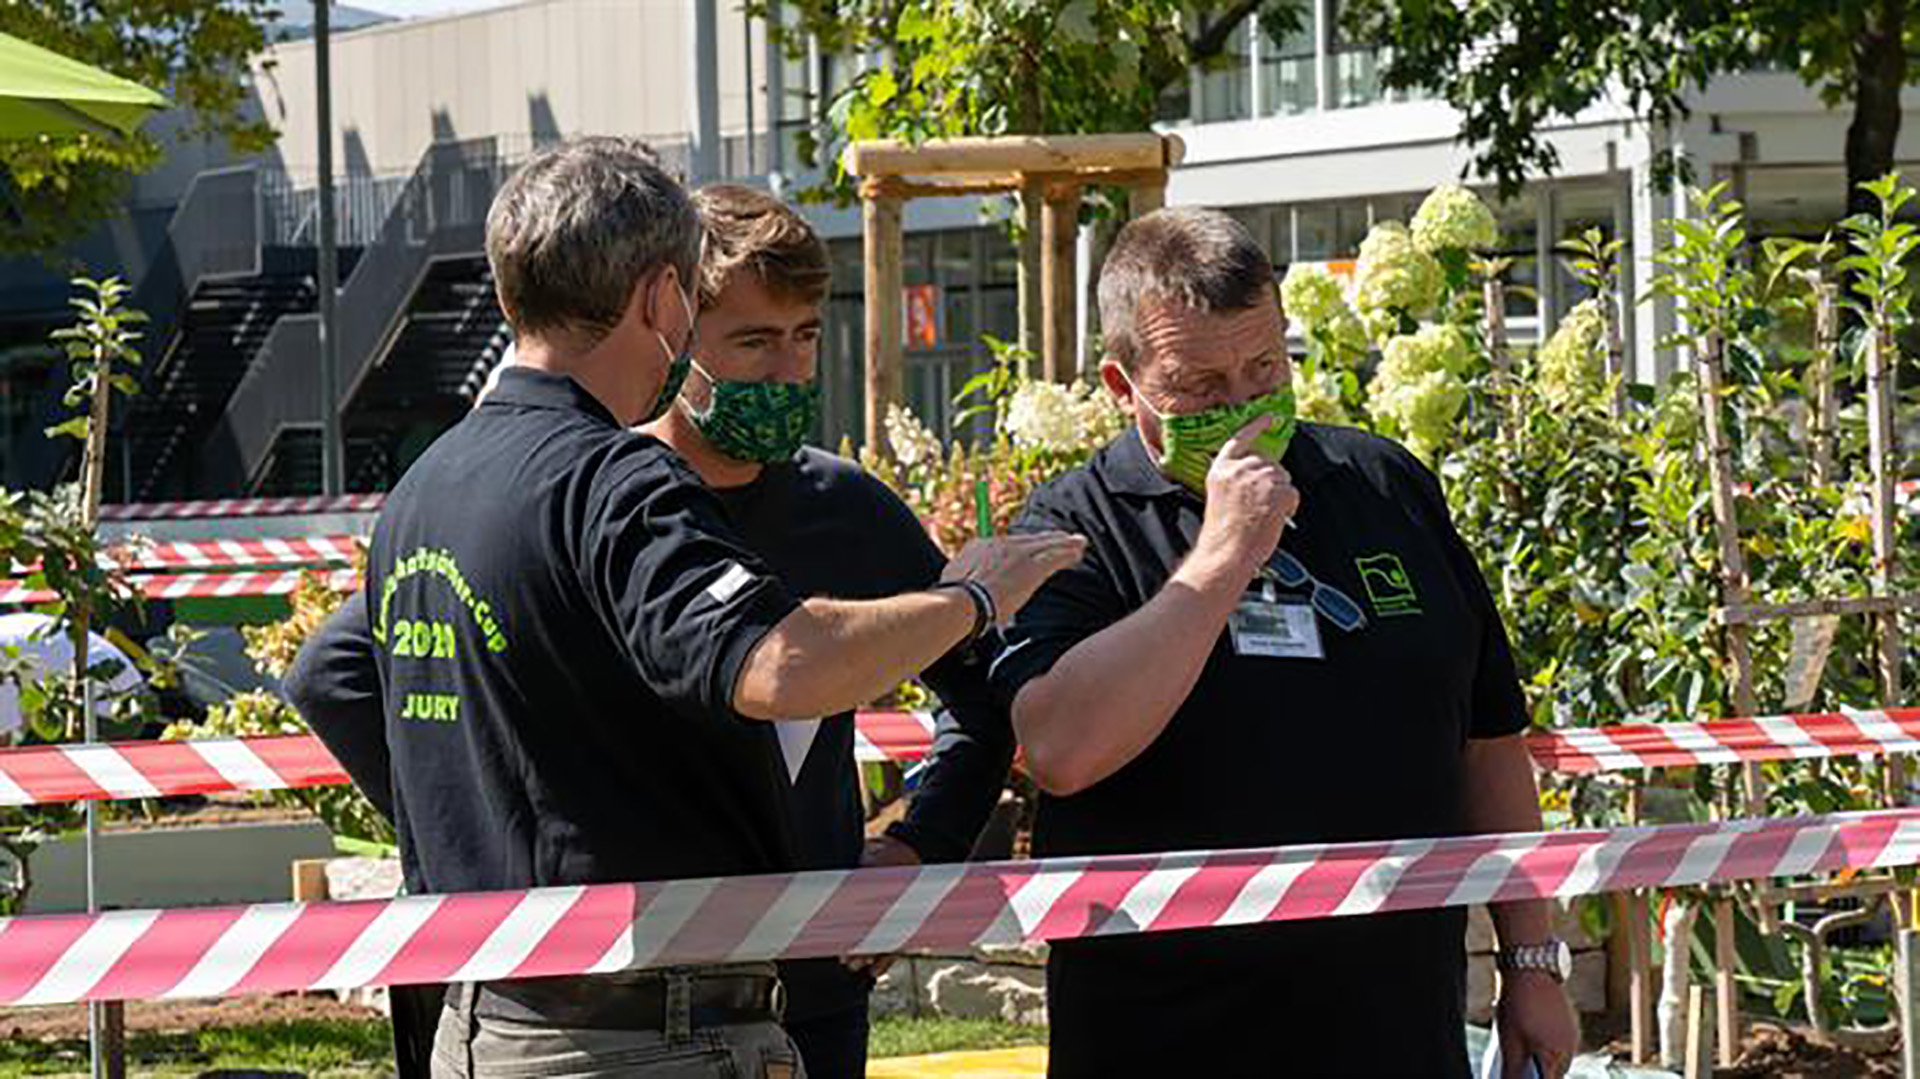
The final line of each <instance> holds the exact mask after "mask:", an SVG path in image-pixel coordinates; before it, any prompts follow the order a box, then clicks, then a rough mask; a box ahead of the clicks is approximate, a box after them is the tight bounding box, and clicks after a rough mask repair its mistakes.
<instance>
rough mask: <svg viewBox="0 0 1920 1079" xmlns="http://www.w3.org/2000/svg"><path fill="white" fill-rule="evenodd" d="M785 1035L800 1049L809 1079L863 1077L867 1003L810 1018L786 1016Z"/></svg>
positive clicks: (852, 1078)
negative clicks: (789, 1017)
mask: <svg viewBox="0 0 1920 1079" xmlns="http://www.w3.org/2000/svg"><path fill="white" fill-rule="evenodd" d="M784 1025H785V1026H786V1028H787V1037H789V1038H792V1039H793V1044H794V1045H795V1046H797V1047H799V1049H800V1060H801V1063H803V1064H805V1065H806V1066H807V1077H808V1079H865V1077H866V1074H867V1006H866V1003H865V1002H864V1001H862V1002H861V1004H860V1006H859V1007H857V1008H847V1009H843V1010H841V1011H837V1012H829V1013H828V1014H826V1015H821V1016H815V1017H813V1018H810V1019H801V1020H794V1019H788V1020H787V1021H786V1023H785V1024H784Z"/></svg>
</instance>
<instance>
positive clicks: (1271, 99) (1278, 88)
mask: <svg viewBox="0 0 1920 1079" xmlns="http://www.w3.org/2000/svg"><path fill="white" fill-rule="evenodd" d="M1313 18H1314V15H1313V11H1312V10H1311V5H1309V9H1308V10H1307V11H1305V12H1304V13H1303V14H1302V17H1301V23H1302V25H1301V27H1300V29H1298V30H1295V31H1294V32H1292V33H1290V34H1288V35H1287V36H1286V37H1285V38H1284V39H1282V40H1280V41H1275V40H1274V39H1273V38H1272V37H1268V38H1266V39H1265V40H1264V41H1262V42H1261V43H1260V44H1261V47H1262V49H1261V54H1260V67H1261V69H1262V70H1261V75H1262V77H1263V78H1264V79H1265V91H1264V93H1265V99H1264V100H1263V101H1262V102H1261V105H1262V110H1263V112H1264V113H1265V115H1267V116H1292V115H1295V114H1297V113H1303V112H1311V111H1312V110H1313V109H1315V108H1318V107H1319V93H1318V90H1317V88H1316V85H1315V84H1316V82H1317V80H1316V78H1315V74H1314V61H1315V58H1314V47H1313ZM1262 32H1264V31H1262Z"/></svg>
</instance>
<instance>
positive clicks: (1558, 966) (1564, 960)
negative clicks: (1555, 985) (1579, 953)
mask: <svg viewBox="0 0 1920 1079" xmlns="http://www.w3.org/2000/svg"><path fill="white" fill-rule="evenodd" d="M1553 967H1554V969H1555V970H1556V971H1558V972H1559V974H1560V980H1561V981H1563V982H1564V981H1566V980H1568V979H1569V978H1572V977H1573V949H1572V948H1569V947H1567V942H1566V941H1564V940H1556V941H1554V942H1553Z"/></svg>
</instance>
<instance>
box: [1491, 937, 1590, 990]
mask: <svg viewBox="0 0 1920 1079" xmlns="http://www.w3.org/2000/svg"><path fill="white" fill-rule="evenodd" d="M1495 961H1496V963H1497V965H1498V966H1499V967H1500V969H1501V970H1511V971H1521V970H1532V971H1538V972H1539V973H1541V974H1545V975H1546V976H1548V977H1549V978H1552V979H1553V980H1554V981H1556V982H1559V983H1560V984H1562V985H1565V984H1566V982H1567V979H1568V978H1571V977H1573V949H1572V948H1569V947H1567V942H1566V941H1564V940H1550V941H1547V942H1546V943H1545V944H1518V945H1515V946H1514V947H1511V948H1502V949H1500V952H1499V955H1498V956H1496V957H1495Z"/></svg>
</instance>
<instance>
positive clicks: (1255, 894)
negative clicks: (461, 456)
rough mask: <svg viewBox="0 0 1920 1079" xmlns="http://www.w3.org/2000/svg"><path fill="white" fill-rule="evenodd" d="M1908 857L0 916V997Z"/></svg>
mask: <svg viewBox="0 0 1920 1079" xmlns="http://www.w3.org/2000/svg"><path fill="white" fill-rule="evenodd" d="M1916 862H1920V809H1891V810H1878V811H1872V812H1864V813H1845V814H1835V815H1832V816H1826V817H1808V818H1800V819H1795V820H1739V821H1729V822H1722V823H1713V824H1686V825H1670V826H1663V827H1654V828H1627V829H1620V830H1616V831H1608V832H1593V831H1589V832H1553V833H1529V834H1519V835H1500V836H1469V837H1459V838H1448V839H1409V840H1399V841H1394V842H1377V843H1350V844H1341V845H1332V846H1328V845H1309V846H1294V847H1278V848H1269V849H1261V850H1242V851H1205V852H1196V853H1177V854H1143V855H1123V856H1110V857H1096V858H1057V859H1048V860H1045V861H1035V862H999V863H975V864H962V865H939V866H922V867H910V868H881V869H860V870H839V871H822V872H811V873H787V874H773V875H766V876H750V877H733V878H725V879H704V880H682V881H670V882H666V883H657V884H600V885H591V886H579V887H565V888H539V889H533V890H531V891H512V892H492V893H472V894H460V895H429V896H414V897H406V898H400V899H391V900H375V901H363V902H349V903H310V904H297V903H294V904H287V903H276V904H264V905H257V906H227V907H204V908H196V909H184V910H131V911H116V912H112V913H107V914H94V915H79V914H76V915H51V916H38V917H24V918H14V919H10V920H0V1004H8V1005H23V1004H64V1003H71V1002H74V1001H79V1000H140V999H155V998H176V997H209V996H229V995H237V994H242V993H261V992H281V991H288V990H305V989H346V988H351V987H355V986H361V985H380V984H405V983H414V982H446V981H458V982H464V981H484V980H491V979H497V978H528V977H539V976H546V975H562V974H587V973H604V972H608V971H615V970H630V969H638V968H643V967H657V966H668V965H678V964H704V963H723V962H745V961H758V960H768V959H787V958H803V957H814V956H831V955H880V954H887V953H892V952H898V951H903V950H908V949H922V948H935V949H946V948H955V947H973V946H978V945H985V944H1011V943H1016V942H1020V941H1036V940H1066V939H1073V938H1080V937H1099V936H1110V935H1116V934H1125V933H1157V932H1165V931H1169V930H1179V929H1198V928H1209V927H1220V926H1231V925H1247V924H1252V923H1257V922H1274V921H1288V920H1294V919H1302V918H1321V917H1346V916H1356V915H1368V914H1379V913H1385V912H1389V911H1404V910H1421V909H1429V908H1435V907H1457V906H1465V905H1469V904H1476V903H1499V902H1508V901H1514V900H1524V899H1539V898H1547V897H1554V898H1567V897H1571V896H1579V895H1591V894H1595V893H1600V892H1610V891H1618V890H1621V889H1626V888H1641V887H1656V888H1659V887H1679V886H1684V885H1694V884H1702V883H1706V882H1710V881H1729V880H1744V879H1761V878H1776V877H1798V876H1803V875H1807V874H1816V873H1830V872H1834V871H1837V870H1841V869H1872V868H1887V867H1893V866H1906V865H1913V864H1915V863H1916Z"/></svg>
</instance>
